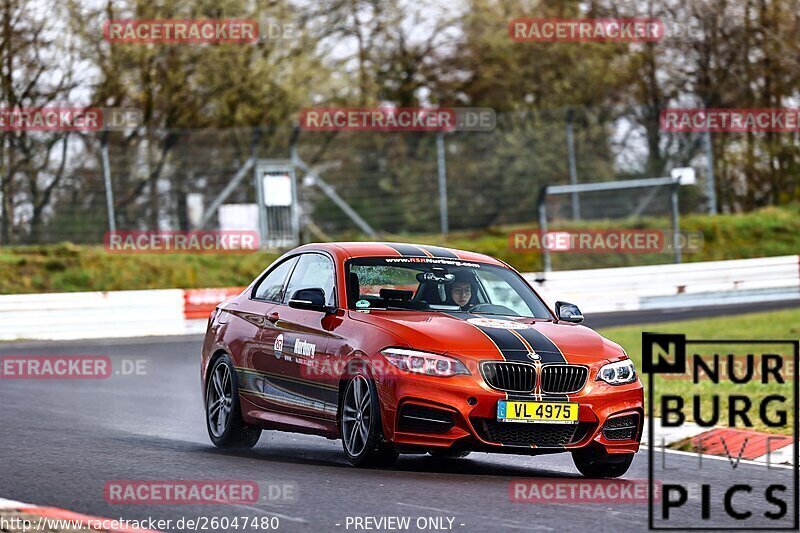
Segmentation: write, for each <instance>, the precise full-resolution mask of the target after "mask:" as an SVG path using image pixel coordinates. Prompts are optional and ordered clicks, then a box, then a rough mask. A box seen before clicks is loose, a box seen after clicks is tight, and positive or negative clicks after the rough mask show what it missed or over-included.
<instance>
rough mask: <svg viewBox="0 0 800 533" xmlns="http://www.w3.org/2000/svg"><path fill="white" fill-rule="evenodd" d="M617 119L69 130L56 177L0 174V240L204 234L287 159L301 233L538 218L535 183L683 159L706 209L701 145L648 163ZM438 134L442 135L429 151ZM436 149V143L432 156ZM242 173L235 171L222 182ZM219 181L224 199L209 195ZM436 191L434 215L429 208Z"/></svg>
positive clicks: (652, 172)
mask: <svg viewBox="0 0 800 533" xmlns="http://www.w3.org/2000/svg"><path fill="white" fill-rule="evenodd" d="M624 111H629V110H624ZM616 116H619V117H623V116H625V113H622V112H619V113H617V114H616V115H615V114H614V113H613V112H612V110H602V111H591V110H566V109H559V110H554V111H537V112H525V113H513V114H512V113H504V114H498V115H497V117H496V118H497V120H496V127H495V128H494V129H493V130H491V131H484V132H466V131H463V132H447V133H443V134H440V133H437V132H434V131H425V132H387V131H370V132H365V131H336V132H322V131H300V130H298V129H296V128H293V127H292V126H291V125H286V126H282V127H277V126H276V127H262V128H237V129H215V130H180V131H179V130H160V129H156V130H154V129H141V130H137V131H135V132H108V133H92V134H89V135H87V134H74V133H73V134H72V139H71V140H70V141H69V146H68V147H67V149H66V150H65V151H64V154H65V156H64V157H65V158H66V163H65V165H64V169H63V172H62V174H61V175H60V176H59V175H57V174H56V170H58V168H57V167H58V166H59V162H58V161H56V160H57V159H58V158H57V157H54V162H53V164H52V165H51V167H48V168H42V169H40V170H38V171H37V173H36V175H30V173H29V174H27V175H26V174H25V171H24V169H22V170H20V171H19V173H18V174H17V175H15V176H13V178H14V179H12V180H7V183H6V186H5V187H4V189H3V191H0V192H2V194H3V197H4V198H3V206H4V209H3V217H4V224H3V231H2V234H0V242H2V243H3V244H9V243H10V244H18V243H48V242H60V241H71V242H76V243H100V242H102V240H103V235H104V233H105V232H106V231H107V230H108V229H109V227H110V225H109V210H110V209H109V207H110V206H111V210H113V213H114V225H115V227H116V229H118V230H133V229H141V230H155V229H159V230H191V229H200V228H198V226H199V225H200V222H201V221H202V220H203V219H207V223H206V224H205V227H204V228H203V229H215V228H217V227H218V224H219V217H218V216H217V213H214V212H212V213H209V211H208V210H209V208H210V207H213V206H214V205H215V203H219V201H220V200H221V199H222V200H224V203H225V204H254V203H255V202H256V190H255V189H256V188H255V185H254V183H255V182H254V179H253V177H252V176H253V174H252V172H251V170H250V169H249V168H246V169H244V168H243V167H245V166H246V165H247V164H248V161H252V160H260V159H282V160H291V158H292V155H293V154H294V156H295V158H294V164H297V163H298V162H302V163H303V164H304V165H307V167H306V166H297V167H296V168H297V177H298V179H297V183H298V186H297V201H298V205H299V210H300V226H301V229H302V231H303V238H304V239H312V240H318V239H324V238H359V237H362V236H363V235H364V233H365V226H364V225H363V224H362V225H359V224H358V223H357V222H356V221H355V220H354V217H353V213H356V214H357V217H359V218H361V219H362V220H363V221H364V222H366V225H367V226H368V227H369V228H371V229H372V230H374V232H375V234H376V235H381V236H384V237H386V236H389V237H391V236H392V235H396V234H420V233H421V234H435V233H440V232H442V231H443V229H444V228H447V229H449V231H451V232H455V231H465V230H475V229H480V228H487V227H491V226H499V225H508V224H536V223H537V199H538V195H539V192H540V189H541V188H542V186H544V185H555V184H567V183H569V182H570V179H571V177H572V179H574V180H575V181H576V182H578V183H587V182H598V181H609V180H614V179H627V178H641V177H647V178H649V177H658V176H659V175H669V170H670V169H671V168H673V167H676V166H687V165H689V166H695V167H696V168H697V169H698V176H699V178H700V181H699V183H698V185H697V186H696V187H692V188H691V190H689V189H690V188H684V189H686V190H682V191H681V194H682V199H681V207H682V211H684V212H686V211H701V210H705V209H706V207H705V205H704V197H703V194H702V191H703V190H704V189H705V186H704V184H703V179H704V176H705V174H704V172H703V169H704V168H705V166H706V163H705V154H704V152H703V151H702V143H700V142H694V141H692V142H689V141H691V139H689V141H687V140H686V139H684V140H683V142H679V143H667V142H664V143H662V144H664V145H665V146H671V145H675V146H678V148H677V149H675V150H673V152H672V153H670V152H669V150H668V149H665V150H664V152H666V153H663V154H658V156H657V157H654V154H652V151H651V150H649V149H648V143H647V132H645V131H642V130H643V128H641V127H638V128H634V127H632V126H630V125H629V123H628V122H626V121H625V120H623V119H618V118H615V117H616ZM656 127H657V125H656ZM570 129H571V130H572V132H573V134H572V137H573V142H572V149H570V143H569V142H568V141H569V134H568V130H570ZM42 135H43V136H44V135H46V134H42ZM439 135H442V141H443V142H441V144H439V145H438V146H437V136H439ZM661 135H668V134H665V133H661ZM673 135H675V134H673ZM682 135H686V134H682ZM42 142H45V139H44V137H43V141H42ZM60 142H63V140H62V141H60ZM104 142H106V143H107V159H108V167H107V171H108V175H107V180H104V166H103V143H104ZM437 148H438V149H441V148H443V152H444V153H443V155H444V157H443V158H442V157H440V155H442V154H441V153H437ZM6 153H9V151H8V150H6ZM571 157H572V158H574V159H573V161H574V166H573V167H572V169H571V168H570V158H571ZM442 164H444V167H443V168H442V167H441V165H442ZM309 169H316V170H317V175H318V176H317V177H318V178H319V179H311V177H310V174H309V172H308V170H309ZM242 171H244V172H245V173H246V175H245V176H244V177H243V179H241V180H240V181H239V182H238V184H236V186H235V187H233V188H231V182H232V180H233V179H234V177H235V176H237V173H240V172H242ZM55 176H58V179H57V180H56V178H55ZM108 185H110V187H109V186H108ZM226 188H228V191H227V192H230V194H227V195H225V196H221V193H222V192H223V191H225V190H226ZM443 192H444V193H446V203H445V206H446V208H447V209H446V215H447V216H446V220H443V217H442V209H441V207H442V206H441V202H440V200H441V198H442V193H443ZM641 194H644V193H641V192H635V191H625V192H618V193H614V194H595V195H585V196H584V197H582V198H581V207H580V209H581V219H583V220H591V219H604V218H617V217H631V216H647V215H651V214H663V213H667V212H668V210H669V204H668V202H665V201H661V200H663V199H661V198H659V197H658V195H660V194H662V191H658V190H654V191H651V192H648V193H647V194H651V195H653V197H652V198H650V199H649V201H648V202H642V198H641ZM334 196H338V199H337V198H334ZM566 200H567V202H566V203H565V204H564V205H563V206H555V205H554V206H552V208H551V209H550V213H552V215H553V217H554V220H556V221H558V220H559V219H572V218H573V214H574V213H572V211H571V208H570V207H569V199H568V198H567V199H566ZM343 204H345V205H346V207H347V208H343ZM348 210H351V211H350V212H349V213H348Z"/></svg>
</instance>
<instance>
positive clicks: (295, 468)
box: [0, 337, 796, 532]
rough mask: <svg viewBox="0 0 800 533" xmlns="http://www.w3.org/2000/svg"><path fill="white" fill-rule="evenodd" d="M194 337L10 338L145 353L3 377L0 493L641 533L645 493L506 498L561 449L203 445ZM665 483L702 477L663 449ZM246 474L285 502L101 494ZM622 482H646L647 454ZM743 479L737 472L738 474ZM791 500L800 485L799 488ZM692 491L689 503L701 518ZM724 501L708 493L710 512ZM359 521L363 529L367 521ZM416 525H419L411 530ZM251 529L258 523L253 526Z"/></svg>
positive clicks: (105, 506) (297, 515)
mask: <svg viewBox="0 0 800 533" xmlns="http://www.w3.org/2000/svg"><path fill="white" fill-rule="evenodd" d="M199 347H200V338H199V337H181V338H147V339H133V340H131V339H125V340H111V341H110V340H98V341H71V342H57V343H52V342H51V343H44V342H39V343H10V344H4V345H2V346H0V355H24V354H28V355H107V356H109V357H110V358H111V360H112V368H115V369H118V368H119V365H120V362H121V360H123V359H126V360H141V359H144V360H146V372H145V373H144V374H143V375H135V376H123V375H112V376H111V377H109V378H108V379H97V380H11V379H3V380H0V428H2V439H0V497H2V498H7V499H12V500H19V501H23V502H29V503H34V504H39V505H49V506H56V507H61V508H66V509H70V510H73V511H77V512H80V513H85V514H90V515H95V516H101V517H108V518H118V517H123V518H128V519H144V518H147V517H153V518H164V519H167V518H171V519H173V520H174V519H177V518H180V517H186V518H193V517H200V516H206V517H212V516H217V517H224V516H227V517H233V516H248V517H262V516H263V517H268V516H275V517H278V518H279V520H280V527H279V528H278V530H279V531H295V530H312V529H313V530H315V531H354V530H356V529H355V528H354V526H353V525H352V524H351V525H350V526H349V527H347V520H348V517H351V519H352V517H356V516H361V517H363V516H372V517H376V518H378V517H382V516H405V517H411V519H412V524H413V523H414V522H413V521H415V520H417V518H420V517H439V518H444V519H445V520H444V524H447V523H448V522H447V518H450V519H452V520H453V522H452V530H455V531H495V530H501V529H508V530H520V531H562V530H569V531H593V532H599V531H620V530H625V531H642V530H646V529H647V516H648V513H647V508H648V506H647V504H646V503H633V504H621V503H608V502H599V503H581V504H580V505H575V504H565V503H545V504H542V503H539V504H532V503H527V502H525V503H522V502H514V501H511V499H510V498H509V485H510V483H511V482H513V481H515V480H522V479H530V478H540V479H559V478H573V479H579V475H578V473H577V470H575V468H574V466H573V464H572V460H571V458H570V457H569V455H567V454H558V455H551V456H539V457H518V456H513V455H488V454H472V455H471V456H469V457H468V458H465V459H449V460H448V459H435V458H432V457H429V456H404V457H401V459H400V461H399V462H398V464H397V467H396V468H394V469H392V470H360V469H355V468H353V467H351V466H349V464H348V463H347V462H346V460H345V458H344V455H343V453H342V451H341V443H340V442H339V441H329V440H326V439H323V438H319V437H311V436H303V435H295V434H287V433H276V432H264V433H263V434H262V437H261V440H260V442H259V444H258V445H257V446H256V448H254V449H253V450H248V451H246V452H226V451H220V450H218V449H215V448H214V447H213V446H212V445H211V444H210V442H209V440H208V436H207V434H206V429H205V425H204V414H203V410H202V403H201V400H200V391H199V368H198V357H199ZM666 458H667V461H668V462H669V465H670V467H671V468H673V469H674V470H672V471H671V472H672V473H671V475H672V476H674V477H673V479H680V480H682V481H684V482H686V483H691V482H693V481H695V480H696V479H697V472H698V470H697V468H698V466H697V458H696V457H692V456H688V455H678V454H668V455H666ZM702 469H703V476H702V477H703V480H704V481H706V482H707V481H708V480H713V483H714V484H718V485H720V486H722V485H726V484H727V485H730V484H731V483H732V480H735V481H739V482H748V483H750V484H752V485H754V486H758V485H760V484H765V483H767V482H768V481H769V480H770V479H771V478H773V477H774V475H775V471H774V470H772V471H771V470H768V469H767V468H766V467H765V466H758V465H752V464H740V465H739V466H738V468H737V469H735V470H732V468H731V466H730V465H729V464H728V462H727V461H722V460H706V461H704V462H703V464H702ZM207 479H228V480H249V481H254V482H257V483H258V484H259V486H260V487H262V492H265V491H264V487H265V486H268V485H269V484H273V485H276V484H277V485H280V486H286V485H289V486H292V487H294V489H295V490H296V494H295V496H294V497H293V498H288V499H287V500H282V499H280V498H277V499H270V498H269V497H268V495H266V494H263V495H262V501H260V502H258V503H254V504H249V505H216V504H213V505H208V504H206V505H120V504H111V503H107V502H106V500H105V498H104V485H105V483H106V482H107V481H110V480H207ZM625 479H629V480H646V479H647V453H646V452H642V453H640V454H638V455H637V457H636V459H635V461H634V463H633V466H632V468H631V470H630V471H629V472H628V474H627V475H626V476H625ZM742 480H745V481H742ZM794 497H796V495H794ZM699 506H700V503H699V499H697V498H694V497H692V498H690V501H689V503H688V504H687V505H686V506H685V510H683V511H682V512H683V513H686V515H685V516H686V517H687V519H691V520H694V519H696V517H697V516H699ZM721 507H722V505H721V503H719V501H717V502H715V503H714V505H713V508H714V509H715V511H714V512H717V511H716V510H717V509H718V508H721ZM361 530H364V529H361ZM409 530H410V531H417V530H418V529H416V528H414V527H412V528H411V529H409ZM249 531H253V530H249Z"/></svg>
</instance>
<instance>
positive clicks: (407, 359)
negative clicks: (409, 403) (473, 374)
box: [381, 348, 469, 378]
mask: <svg viewBox="0 0 800 533" xmlns="http://www.w3.org/2000/svg"><path fill="white" fill-rule="evenodd" d="M381 355H383V356H384V357H385V358H386V360H387V361H389V362H390V363H391V364H392V365H394V366H396V367H397V368H399V369H401V370H405V371H407V372H414V373H416V374H425V375H427V376H439V377H443V378H447V377H450V376H455V375H456V374H466V375H469V370H467V367H466V366H464V363H462V362H461V361H459V360H458V359H454V358H452V357H447V356H445V355H437V354H435V353H428V352H419V351H417V350H407V349H405V348H386V349H385V350H383V351H382V352H381Z"/></svg>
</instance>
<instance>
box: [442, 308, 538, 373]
mask: <svg viewBox="0 0 800 533" xmlns="http://www.w3.org/2000/svg"><path fill="white" fill-rule="evenodd" d="M445 313H446V314H448V315H450V316H452V317H453V318H457V319H459V320H463V321H464V322H467V318H475V316H474V315H470V314H469V313H460V312H457V311H445ZM467 323H468V324H470V325H472V326H473V327H475V328H477V329H479V330H480V331H481V333H483V334H484V335H486V336H487V337H489V339H491V341H492V342H493V343H494V344H495V346H497V348H498V349H499V350H500V354H501V355H502V356H503V359H505V360H506V361H515V362H518V363H530V362H531V360H530V359H528V349H527V348H526V347H525V344H524V343H523V342H522V341H521V340H519V338H518V337H517V336H516V335H514V334H513V333H511V332H510V331H508V330H506V329H499V328H487V327H482V326H479V325H477V324H473V323H472V322H467Z"/></svg>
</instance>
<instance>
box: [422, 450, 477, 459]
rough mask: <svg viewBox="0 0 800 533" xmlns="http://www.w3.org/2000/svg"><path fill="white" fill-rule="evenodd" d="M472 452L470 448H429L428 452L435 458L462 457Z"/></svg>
mask: <svg viewBox="0 0 800 533" xmlns="http://www.w3.org/2000/svg"><path fill="white" fill-rule="evenodd" d="M470 453H472V452H471V451H470V450H429V451H428V454H429V455H430V456H431V457H436V458H437V459H463V458H464V457H466V456H468V455H469V454H470Z"/></svg>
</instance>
